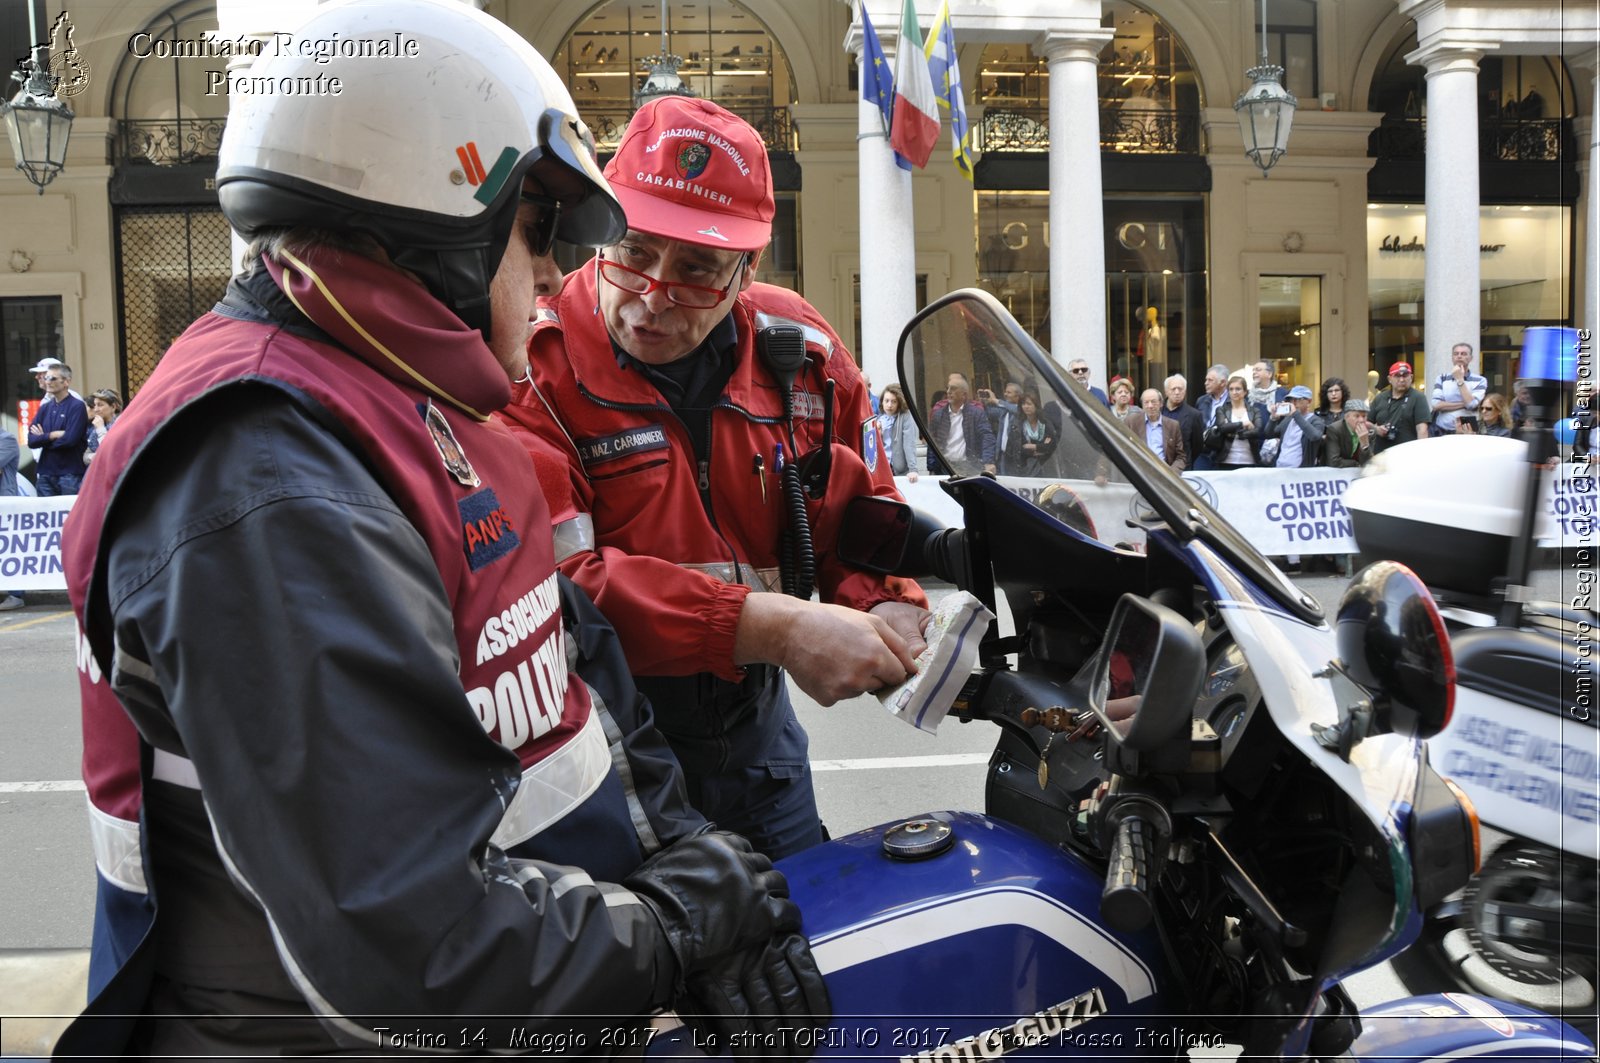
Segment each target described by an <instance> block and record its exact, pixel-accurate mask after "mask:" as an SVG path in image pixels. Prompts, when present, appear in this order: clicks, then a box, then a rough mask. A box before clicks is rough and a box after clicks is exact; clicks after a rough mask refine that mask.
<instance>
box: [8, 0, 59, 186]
mask: <svg viewBox="0 0 1600 1063" xmlns="http://www.w3.org/2000/svg"><path fill="white" fill-rule="evenodd" d="M28 15H29V18H28V23H29V25H28V30H29V32H30V33H31V34H33V39H34V40H36V41H37V40H38V39H39V38H38V29H37V27H36V26H34V25H33V17H32V15H33V5H32V4H31V3H30V4H29V5H28ZM42 48H43V46H39V47H37V48H36V49H35V53H34V55H33V56H31V57H30V58H27V59H24V60H23V61H22V69H21V70H17V71H13V72H12V74H11V80H13V81H17V82H21V84H22V88H21V89H19V90H18V91H17V94H16V95H15V96H13V97H12V98H11V100H10V101H8V102H6V103H3V104H0V118H4V120H5V124H6V135H7V137H9V138H10V140H11V153H12V155H14V156H15V157H16V160H17V169H19V170H21V171H22V172H23V174H24V175H26V176H27V178H28V180H29V181H31V182H32V183H33V184H34V185H35V186H36V187H37V188H38V189H39V194H40V195H41V196H42V195H44V186H45V185H47V184H49V183H50V182H51V181H53V180H55V176H56V174H58V173H60V172H61V168H62V167H63V166H65V165H66V162H67V135H68V134H69V133H71V132H72V110H71V109H70V108H68V107H67V105H66V104H65V103H63V102H61V99H60V98H59V97H58V96H57V95H56V83H55V78H54V77H52V76H51V74H50V70H49V66H50V62H49V59H48V58H46V59H40V58H39V55H38V52H39V51H40V50H42Z"/></svg>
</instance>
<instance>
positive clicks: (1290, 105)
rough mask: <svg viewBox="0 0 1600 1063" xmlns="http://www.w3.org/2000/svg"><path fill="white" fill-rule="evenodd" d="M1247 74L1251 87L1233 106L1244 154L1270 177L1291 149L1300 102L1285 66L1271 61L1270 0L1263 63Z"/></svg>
mask: <svg viewBox="0 0 1600 1063" xmlns="http://www.w3.org/2000/svg"><path fill="white" fill-rule="evenodd" d="M1245 76H1246V77H1248V78H1249V79H1250V87H1249V88H1247V89H1245V90H1244V92H1243V93H1241V94H1240V96H1239V99H1238V100H1237V101H1236V102H1235V103H1234V105H1233V109H1234V111H1235V113H1237V114H1238V116H1239V132H1240V133H1242V134H1244V153H1245V154H1246V155H1248V156H1250V161H1251V162H1253V163H1255V164H1256V165H1257V166H1259V167H1261V174H1262V176H1267V171H1269V170H1271V169H1272V167H1273V166H1274V164H1276V163H1277V161H1278V160H1279V159H1280V158H1282V157H1283V153H1284V152H1286V151H1288V150H1289V125H1290V123H1292V122H1293V121H1294V109H1295V108H1296V107H1298V106H1299V105H1300V101H1299V100H1297V99H1295V98H1294V97H1293V96H1291V95H1290V94H1289V90H1288V89H1286V88H1284V87H1283V82H1282V81H1281V80H1280V79H1281V78H1282V77H1283V67H1281V66H1274V65H1273V64H1271V63H1269V62H1267V0H1261V62H1260V63H1259V64H1257V65H1256V66H1253V67H1251V68H1250V69H1249V70H1246V71H1245Z"/></svg>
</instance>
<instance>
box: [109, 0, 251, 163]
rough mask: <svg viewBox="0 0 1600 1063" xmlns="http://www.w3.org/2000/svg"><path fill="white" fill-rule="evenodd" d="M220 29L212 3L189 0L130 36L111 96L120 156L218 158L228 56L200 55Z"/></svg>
mask: <svg viewBox="0 0 1600 1063" xmlns="http://www.w3.org/2000/svg"><path fill="white" fill-rule="evenodd" d="M216 32H217V6H216V4H215V2H214V0H184V2H183V3H180V4H177V5H175V6H173V7H170V8H168V9H167V10H166V11H164V12H162V13H161V14H160V15H157V16H156V17H155V18H154V19H151V20H150V22H149V23H147V24H146V25H145V27H144V29H142V30H140V31H139V32H138V33H136V34H134V35H133V36H132V37H131V38H129V41H128V47H127V49H126V51H125V52H124V53H123V56H122V61H121V63H120V65H119V66H118V67H117V74H116V79H115V81H114V83H113V88H112V93H111V116H112V117H113V118H115V119H117V123H118V124H117V130H118V135H117V145H116V161H117V162H118V163H119V164H122V163H136V164H137V163H149V164H154V165H156V166H173V165H176V164H178V163H189V162H196V161H199V160H202V159H210V158H215V157H216V154H217V148H218V146H219V145H220V144H221V143H222V127H223V124H224V123H225V122H226V120H227V117H228V96H227V92H226V89H225V87H224V86H222V85H221V84H219V80H220V79H221V78H222V77H223V76H224V74H225V71H226V69H227V65H228V60H227V58H225V57H214V56H203V55H197V54H196V50H197V48H198V47H199V46H200V45H201V42H204V41H207V40H208V39H210V38H214V37H215V35H216Z"/></svg>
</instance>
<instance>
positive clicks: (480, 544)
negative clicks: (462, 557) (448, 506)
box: [456, 487, 522, 572]
mask: <svg viewBox="0 0 1600 1063" xmlns="http://www.w3.org/2000/svg"><path fill="white" fill-rule="evenodd" d="M456 507H457V508H458V509H459V510H460V511H461V545H462V547H463V548H464V549H465V550H466V552H467V565H468V566H469V567H470V568H471V569H472V571H474V572H476V571H478V569H480V568H482V567H483V566H484V565H487V564H489V563H490V562H491V561H494V560H497V559H498V558H502V557H504V556H505V555H506V554H509V553H510V552H511V551H513V550H515V549H516V548H517V547H519V546H521V545H522V540H521V539H519V538H517V529H516V528H514V527H512V524H511V518H510V517H509V516H507V515H506V511H505V508H504V507H503V506H501V505H500V499H499V498H497V497H495V493H494V488H492V487H485V488H484V489H483V490H482V491H474V492H473V493H472V494H470V495H468V496H467V497H466V498H463V499H462V500H461V501H459V502H457V503H456Z"/></svg>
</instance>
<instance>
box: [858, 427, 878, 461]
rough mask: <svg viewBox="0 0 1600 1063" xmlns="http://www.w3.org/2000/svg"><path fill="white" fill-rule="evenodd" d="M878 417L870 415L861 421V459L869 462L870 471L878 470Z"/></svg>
mask: <svg viewBox="0 0 1600 1063" xmlns="http://www.w3.org/2000/svg"><path fill="white" fill-rule="evenodd" d="M878 453H879V451H878V419H877V418H876V417H868V418H867V419H866V420H865V421H863V422H861V460H862V461H865V462H866V463H867V471H868V472H877V471H878Z"/></svg>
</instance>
